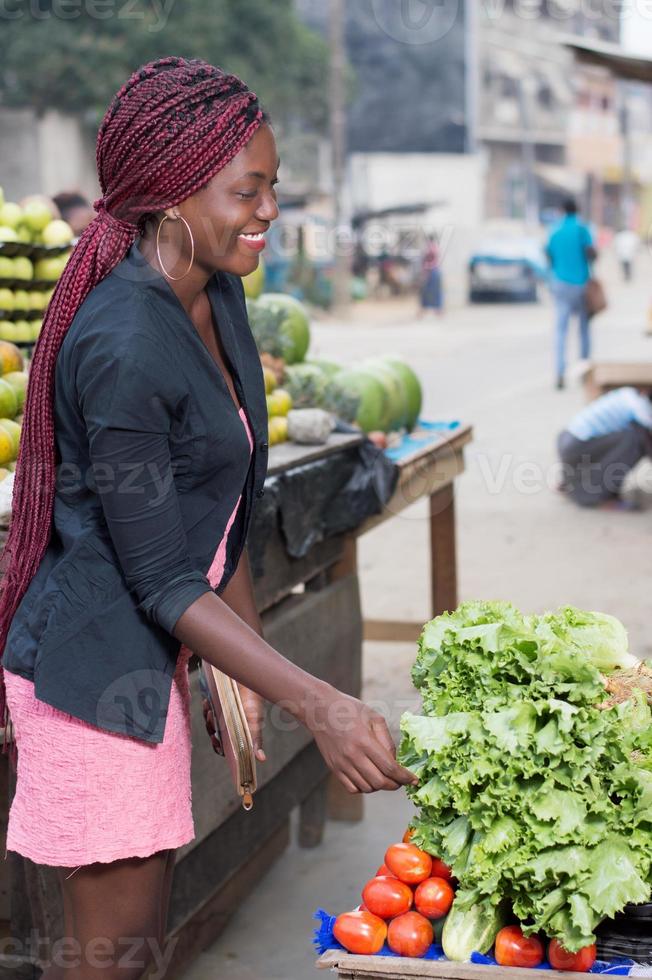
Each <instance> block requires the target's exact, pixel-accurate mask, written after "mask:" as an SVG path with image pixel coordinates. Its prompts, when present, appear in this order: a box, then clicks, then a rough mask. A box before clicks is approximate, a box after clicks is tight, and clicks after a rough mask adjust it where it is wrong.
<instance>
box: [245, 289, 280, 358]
mask: <svg viewBox="0 0 652 980" xmlns="http://www.w3.org/2000/svg"><path fill="white" fill-rule="evenodd" d="M247 317H248V319H249V326H250V327H251V332H252V334H253V336H254V340H255V341H256V347H257V348H258V352H259V353H260V354H271V355H272V357H284V355H285V349H286V346H287V345H286V343H285V338H284V335H283V333H282V331H281V322H282V316H281V314H280V313H279V312H278V310H277V311H276V312H274V311H273V310H270V309H268V308H267V307H265V306H261V304H260V301H259V300H256V299H248V300H247Z"/></svg>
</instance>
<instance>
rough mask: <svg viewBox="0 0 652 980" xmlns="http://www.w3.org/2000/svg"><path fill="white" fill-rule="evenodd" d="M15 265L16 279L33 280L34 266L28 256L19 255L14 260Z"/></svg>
mask: <svg viewBox="0 0 652 980" xmlns="http://www.w3.org/2000/svg"><path fill="white" fill-rule="evenodd" d="M12 262H13V265H14V279H33V278H34V266H33V265H32V263H31V262H30V260H29V259H28V258H27V256H26V255H17V256H16V258H15V259H12Z"/></svg>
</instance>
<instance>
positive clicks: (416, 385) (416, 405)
mask: <svg viewBox="0 0 652 980" xmlns="http://www.w3.org/2000/svg"><path fill="white" fill-rule="evenodd" d="M381 360H383V361H384V362H385V363H387V364H389V365H390V367H392V368H393V369H394V371H396V373H397V374H398V375H399V376H400V378H401V381H402V384H403V391H404V392H405V397H406V400H407V420H406V425H407V428H408V431H410V432H411V431H412V429H413V428H414V427H415V425H416V424H417V420H418V418H419V415H420V414H421V405H422V403H423V392H422V390H421V382H420V381H419V378H418V377H417V375H416V374H415V373H414V371H413V370H412V368H411V367H409V366H408V365H407V364H406V363H405V362H404V361H401V360H400V359H399V358H398V357H395V356H394V355H393V354H384V355H383V357H382V358H381Z"/></svg>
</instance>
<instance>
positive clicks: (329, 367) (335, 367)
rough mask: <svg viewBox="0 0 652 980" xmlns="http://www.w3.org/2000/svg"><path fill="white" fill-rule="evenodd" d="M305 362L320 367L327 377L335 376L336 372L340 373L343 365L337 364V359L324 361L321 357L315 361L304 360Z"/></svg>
mask: <svg viewBox="0 0 652 980" xmlns="http://www.w3.org/2000/svg"><path fill="white" fill-rule="evenodd" d="M304 363H305V364H312V365H314V367H316V368H319V370H320V371H321V372H322V374H323V375H324V377H325V378H333V377H335V375H336V374H339V373H340V371H341V370H342V365H341V364H336V363H335V361H323V360H321V359H319V360H314V361H313V360H310V361H304Z"/></svg>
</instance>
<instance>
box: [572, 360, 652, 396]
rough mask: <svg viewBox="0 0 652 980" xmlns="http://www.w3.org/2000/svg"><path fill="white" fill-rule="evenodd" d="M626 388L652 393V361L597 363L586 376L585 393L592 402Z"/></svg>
mask: <svg viewBox="0 0 652 980" xmlns="http://www.w3.org/2000/svg"><path fill="white" fill-rule="evenodd" d="M625 386H630V387H633V388H641V389H642V390H644V391H646V392H648V394H650V393H652V361H595V362H594V363H592V364H591V366H590V367H589V369H588V370H587V372H586V374H585V375H584V391H585V393H586V396H587V398H588V399H589V400H590V401H592V400H593V399H594V398H599V397H600V395H606V393H607V392H608V391H613V389H614V388H623V387H625Z"/></svg>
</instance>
